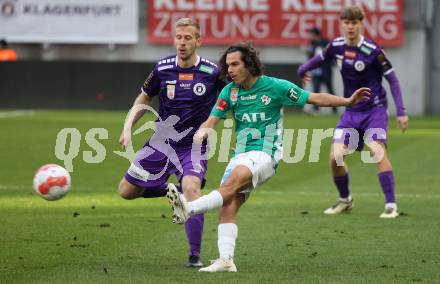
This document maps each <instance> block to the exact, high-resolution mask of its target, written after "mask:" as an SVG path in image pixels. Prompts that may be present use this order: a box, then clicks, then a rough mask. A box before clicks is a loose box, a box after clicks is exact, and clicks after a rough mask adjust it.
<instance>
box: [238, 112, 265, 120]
mask: <svg viewBox="0 0 440 284" xmlns="http://www.w3.org/2000/svg"><path fill="white" fill-rule="evenodd" d="M235 118H236V119H237V120H239V121H243V122H258V121H267V120H270V119H271V118H272V117H268V118H266V113H265V112H249V113H247V112H245V113H243V114H238V113H236V114H235Z"/></svg>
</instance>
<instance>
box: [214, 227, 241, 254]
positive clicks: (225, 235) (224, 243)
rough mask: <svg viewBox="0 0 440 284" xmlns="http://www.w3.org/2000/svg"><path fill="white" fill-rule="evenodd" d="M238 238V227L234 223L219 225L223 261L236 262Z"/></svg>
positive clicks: (219, 240)
mask: <svg viewBox="0 0 440 284" xmlns="http://www.w3.org/2000/svg"><path fill="white" fill-rule="evenodd" d="M237 236H238V227H237V225H235V224H234V223H225V224H219V225H218V242H217V245H218V251H219V253H220V258H221V259H223V260H234V250H235V240H236V239H237Z"/></svg>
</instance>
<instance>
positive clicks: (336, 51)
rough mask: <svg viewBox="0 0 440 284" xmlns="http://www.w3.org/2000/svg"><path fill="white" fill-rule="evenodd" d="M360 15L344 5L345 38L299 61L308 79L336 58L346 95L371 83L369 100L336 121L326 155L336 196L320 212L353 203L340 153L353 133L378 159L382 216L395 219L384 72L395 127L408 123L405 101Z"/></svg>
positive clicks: (332, 211)
mask: <svg viewBox="0 0 440 284" xmlns="http://www.w3.org/2000/svg"><path fill="white" fill-rule="evenodd" d="M364 16H365V15H364V12H363V10H362V8H360V7H359V6H349V7H346V8H345V9H344V10H343V11H342V13H341V16H340V20H341V27H342V31H343V33H344V37H339V38H336V39H334V40H333V41H332V42H330V43H329V44H328V45H327V47H326V48H325V49H324V50H323V51H322V52H321V54H318V55H316V56H315V57H313V58H312V59H310V60H309V61H307V62H306V63H305V64H303V65H301V66H300V67H299V69H298V75H299V76H300V77H301V78H303V79H304V80H305V81H308V79H309V76H308V71H310V70H313V69H314V68H316V67H318V66H320V65H321V64H323V62H324V61H325V60H335V61H336V64H337V66H338V68H339V70H340V72H341V75H342V80H343V83H344V97H348V96H350V94H351V93H352V92H353V90H355V89H357V88H358V87H360V86H366V87H369V88H370V89H371V93H372V96H371V97H370V99H369V100H367V101H365V102H361V103H359V104H357V105H354V106H349V107H347V108H346V111H345V112H344V113H343V114H342V116H341V117H340V119H339V122H338V124H337V126H336V130H335V133H334V137H333V143H332V148H331V153H330V159H331V169H332V173H333V180H334V183H335V185H336V188H337V189H338V191H339V200H338V202H337V203H336V204H335V205H333V206H332V207H330V208H328V209H327V210H325V211H324V213H325V214H339V213H341V212H344V211H349V210H351V209H352V207H353V198H352V197H351V195H350V191H349V178H348V168H347V166H346V165H345V163H344V156H345V155H346V154H347V153H348V151H349V150H350V146H349V145H350V141H351V140H353V139H352V138H353V133H355V134H356V133H357V134H358V135H359V136H357V138H359V140H358V141H359V143H358V144H357V145H356V146H357V150H359V151H360V150H362V148H363V144H364V142H366V143H367V144H368V146H369V147H370V153H371V155H372V156H375V157H377V158H378V159H377V160H378V161H377V162H376V165H377V170H378V178H379V182H380V185H381V187H382V190H383V193H384V195H385V211H384V212H383V213H382V214H381V215H380V217H381V218H396V217H397V216H399V213H398V211H397V205H396V199H395V194H394V175H393V169H392V166H391V162H390V160H389V159H388V156H387V155H386V143H387V130H388V112H387V99H386V92H385V89H384V88H383V86H382V77H385V79H386V80H387V81H388V83H389V85H390V89H391V94H392V96H393V98H394V103H395V105H396V110H397V127H398V128H400V129H401V130H402V131H403V132H404V131H405V130H406V129H407V127H408V116H407V115H406V111H405V107H404V105H403V100H402V95H401V90H400V85H399V81H398V79H397V77H396V74H395V72H394V70H393V68H392V65H391V63H390V61H389V60H388V58H387V56H386V54H385V52H384V51H383V49H382V48H381V47H379V46H378V45H377V44H376V43H374V42H372V41H371V40H369V39H366V38H364V36H363V35H362V33H361V31H362V27H363V19H364ZM353 130H356V131H355V132H353ZM364 135H365V136H364Z"/></svg>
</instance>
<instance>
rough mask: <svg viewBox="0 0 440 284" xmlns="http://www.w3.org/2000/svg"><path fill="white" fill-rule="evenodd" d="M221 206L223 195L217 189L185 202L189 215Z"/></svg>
mask: <svg viewBox="0 0 440 284" xmlns="http://www.w3.org/2000/svg"><path fill="white" fill-rule="evenodd" d="M222 206H223V197H222V195H221V194H220V192H218V190H213V191H211V192H210V193H209V194H206V195H203V196H202V197H200V198H197V199H196V200H194V201H190V202H188V203H186V208H187V210H188V213H189V214H190V215H196V214H200V213H205V212H207V211H210V210H213V209H218V208H220V207H222Z"/></svg>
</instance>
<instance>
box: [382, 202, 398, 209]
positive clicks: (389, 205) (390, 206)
mask: <svg viewBox="0 0 440 284" xmlns="http://www.w3.org/2000/svg"><path fill="white" fill-rule="evenodd" d="M388 208H393V209H395V210H397V204H396V203H386V204H385V210H386V209H388Z"/></svg>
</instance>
